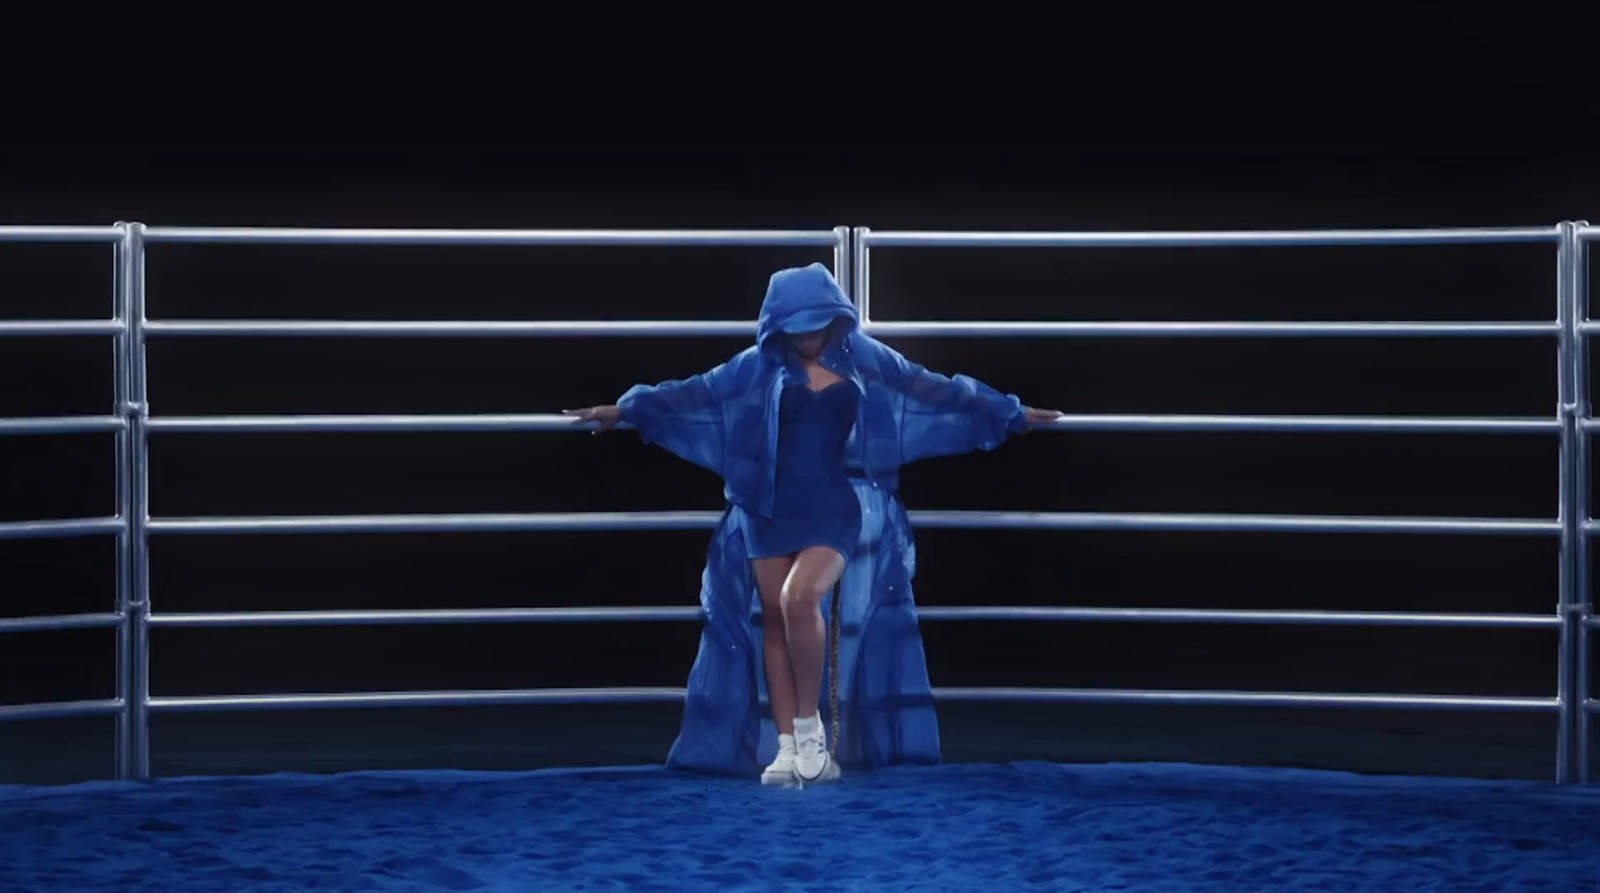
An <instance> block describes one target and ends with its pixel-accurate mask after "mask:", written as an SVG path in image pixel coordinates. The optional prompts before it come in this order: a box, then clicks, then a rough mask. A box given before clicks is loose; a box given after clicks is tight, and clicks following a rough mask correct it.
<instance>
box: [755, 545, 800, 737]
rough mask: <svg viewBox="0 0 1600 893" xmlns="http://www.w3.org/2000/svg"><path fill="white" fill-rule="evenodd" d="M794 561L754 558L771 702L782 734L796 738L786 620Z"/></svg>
mask: <svg viewBox="0 0 1600 893" xmlns="http://www.w3.org/2000/svg"><path fill="white" fill-rule="evenodd" d="M793 565H794V558H792V557H790V556H787V555H784V556H780V557H778V558H753V559H751V560H750V567H751V569H752V570H753V571H754V572H755V577H756V591H757V592H758V593H760V595H761V649H762V650H761V655H762V662H763V663H764V664H765V666H766V670H767V700H768V702H769V703H770V704H771V705H772V719H773V721H774V722H776V723H777V724H778V734H780V735H793V734H794V716H795V714H794V711H795V696H794V669H793V667H791V666H790V664H789V641H788V638H787V632H786V625H785V623H784V617H783V585H784V580H786V579H787V578H788V577H789V569H790V568H791V567H793Z"/></svg>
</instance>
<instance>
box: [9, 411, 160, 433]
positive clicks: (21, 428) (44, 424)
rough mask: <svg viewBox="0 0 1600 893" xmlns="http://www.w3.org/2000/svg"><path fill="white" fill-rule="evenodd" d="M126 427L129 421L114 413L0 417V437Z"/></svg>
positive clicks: (112, 429)
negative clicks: (21, 417) (24, 417)
mask: <svg viewBox="0 0 1600 893" xmlns="http://www.w3.org/2000/svg"><path fill="white" fill-rule="evenodd" d="M126 427H128V423H127V421H125V420H123V419H120V418H117V417H116V416H114V415H107V416H60V417H57V418H48V417H47V418H36V419H0V437H4V436H5V435H7V434H77V433H80V432H87V431H121V430H122V429H123V428H126Z"/></svg>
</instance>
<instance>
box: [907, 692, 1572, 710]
mask: <svg viewBox="0 0 1600 893" xmlns="http://www.w3.org/2000/svg"><path fill="white" fill-rule="evenodd" d="M933 696H934V699H935V700H938V701H952V702H954V701H994V702H1006V703H1014V702H1031V703H1045V704H1150V703H1159V704H1187V705H1193V706H1212V707H1225V706H1249V707H1356V708H1407V709H1409V708H1432V709H1439V710H1508V711H1525V712H1554V711H1556V710H1557V709H1559V707H1560V702H1559V701H1558V700H1557V699H1555V698H1479V697H1469V696H1464V695H1357V694H1322V693H1311V692H1306V693H1301V692H1244V691H1146V690H1140V689H1131V690H1117V689H1094V688H1086V689H1074V688H936V689H934V690H933Z"/></svg>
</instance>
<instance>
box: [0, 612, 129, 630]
mask: <svg viewBox="0 0 1600 893" xmlns="http://www.w3.org/2000/svg"><path fill="white" fill-rule="evenodd" d="M122 620H123V618H122V615H121V614H59V615H55V616H51V617H0V633H31V632H41V631H45V630H58V629H94V628H97V627H104V626H117V625H118V624H120V623H122Z"/></svg>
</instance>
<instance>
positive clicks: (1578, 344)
mask: <svg viewBox="0 0 1600 893" xmlns="http://www.w3.org/2000/svg"><path fill="white" fill-rule="evenodd" d="M1587 226H1588V223H1587V222H1585V221H1577V222H1576V223H1575V224H1573V227H1574V229H1576V228H1577V227H1587ZM1573 235H1574V237H1573V239H1572V255H1571V258H1570V260H1569V261H1568V263H1567V296H1568V299H1569V301H1570V303H1571V307H1572V310H1571V312H1570V314H1569V318H1570V319H1571V320H1572V327H1573V329H1574V331H1575V332H1576V333H1577V336H1576V337H1575V338H1574V339H1573V344H1572V349H1573V355H1572V369H1573V376H1572V386H1573V387H1572V404H1573V428H1574V434H1575V435H1576V442H1575V444H1574V445H1575V446H1576V447H1577V454H1576V456H1574V461H1573V470H1574V474H1573V485H1572V489H1573V500H1572V505H1573V513H1574V514H1575V515H1576V516H1577V519H1576V523H1577V525H1578V534H1579V535H1578V539H1577V543H1576V549H1577V551H1576V554H1574V556H1573V559H1574V565H1573V577H1572V586H1573V592H1572V595H1573V599H1572V602H1571V603H1569V608H1568V610H1567V614H1568V615H1569V617H1570V619H1569V620H1568V621H1567V622H1568V624H1569V625H1570V626H1571V627H1572V632H1573V635H1574V636H1575V638H1576V643H1575V644H1576V646H1577V654H1576V656H1575V658H1574V668H1573V671H1574V675H1575V676H1576V677H1577V679H1576V682H1577V685H1576V686H1575V689H1574V691H1573V716H1572V721H1573V723H1574V724H1575V725H1576V728H1575V729H1574V731H1575V733H1576V734H1575V735H1574V747H1575V748H1576V750H1577V758H1578V760H1577V761H1578V768H1577V780H1578V781H1579V782H1580V783H1583V784H1588V783H1589V734H1590V731H1591V729H1590V722H1591V721H1592V717H1591V716H1590V715H1589V701H1590V697H1591V696H1590V691H1589V689H1590V686H1589V673H1590V660H1589V657H1590V648H1591V647H1592V644H1593V643H1592V641H1591V635H1592V633H1593V631H1592V630H1590V629H1589V619H1590V618H1591V617H1592V616H1593V615H1594V593H1593V591H1592V590H1591V589H1590V582H1589V545H1590V538H1589V536H1588V533H1587V525H1588V522H1589V520H1590V519H1589V515H1590V507H1589V502H1590V472H1591V469H1590V465H1589V462H1590V461H1591V456H1590V452H1589V449H1590V440H1589V432H1588V430H1587V429H1586V426H1585V423H1586V422H1588V420H1589V415H1590V412H1591V411H1592V408H1591V406H1590V405H1589V336H1588V334H1587V333H1585V332H1584V331H1583V324H1584V323H1586V322H1588V320H1589V246H1588V244H1587V243H1585V242H1584V241H1583V240H1581V239H1578V238H1576V233H1575V232H1574V234H1573ZM1563 238H1565V233H1563Z"/></svg>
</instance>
